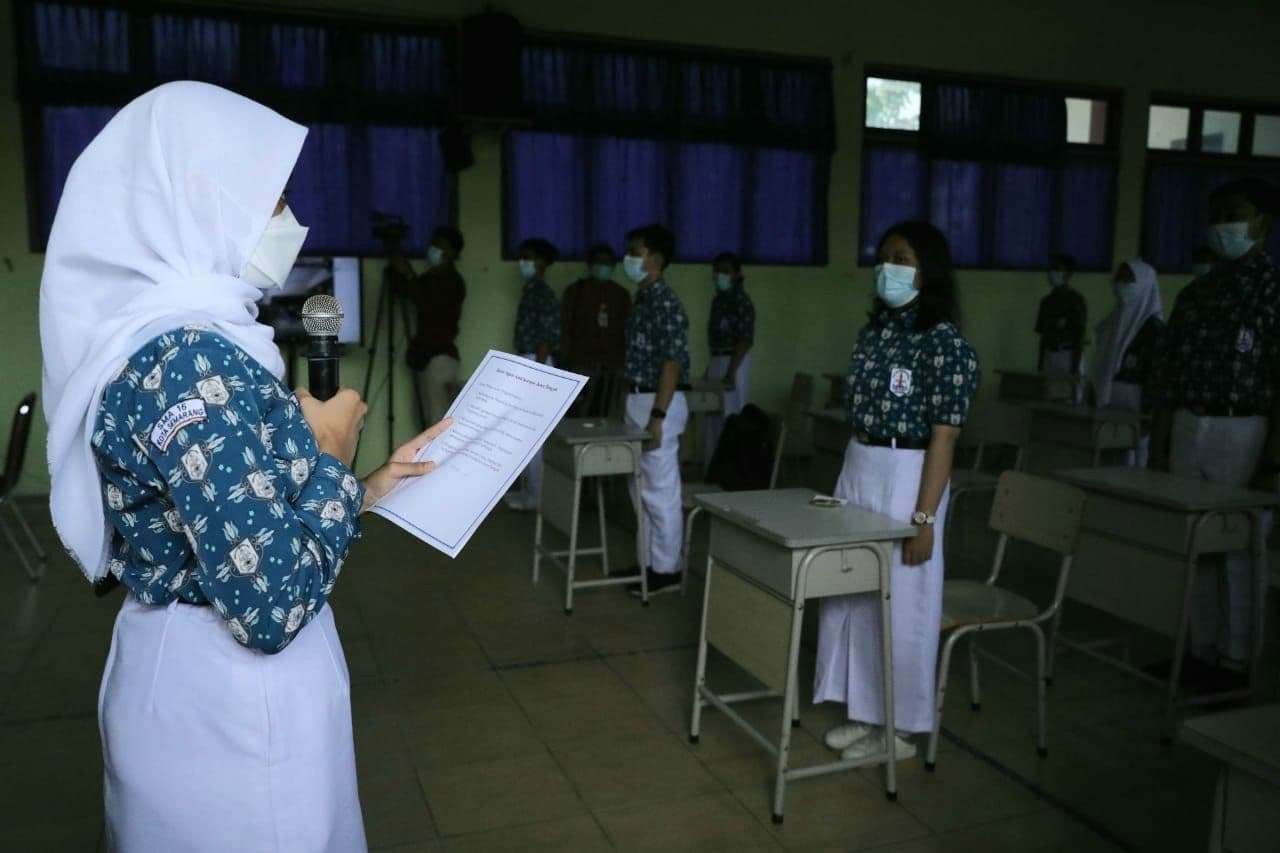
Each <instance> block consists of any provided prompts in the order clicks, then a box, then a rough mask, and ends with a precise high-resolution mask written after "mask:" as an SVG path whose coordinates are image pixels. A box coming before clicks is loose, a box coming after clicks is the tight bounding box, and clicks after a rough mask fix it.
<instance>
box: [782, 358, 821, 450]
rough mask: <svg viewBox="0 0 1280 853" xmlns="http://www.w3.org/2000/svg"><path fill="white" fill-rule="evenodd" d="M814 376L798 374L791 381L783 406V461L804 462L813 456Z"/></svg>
mask: <svg viewBox="0 0 1280 853" xmlns="http://www.w3.org/2000/svg"><path fill="white" fill-rule="evenodd" d="M813 381H814V380H813V374H811V373H797V374H796V375H795V376H794V377H793V378H792V380H791V390H790V391H789V392H788V393H787V400H786V403H784V404H783V407H782V414H781V418H782V421H783V423H784V425H785V427H786V429H785V431H784V432H782V435H783V436H784V440H783V441H781V442H779V444H778V446H779V447H781V448H782V460H786V461H793V462H803V461H806V460H808V459H809V457H811V456H812V455H813V440H812V436H811V430H812V426H811V424H810V419H809V413H810V412H811V411H813V388H814V385H813Z"/></svg>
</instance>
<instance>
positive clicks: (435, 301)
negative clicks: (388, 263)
mask: <svg viewBox="0 0 1280 853" xmlns="http://www.w3.org/2000/svg"><path fill="white" fill-rule="evenodd" d="M464 245H465V241H464V240H463V238H462V232H461V231H459V230H458V229H457V228H452V227H450V226H447V225H442V226H440V227H438V228H436V230H435V231H434V232H432V234H431V245H430V246H429V247H428V248H427V265H428V266H427V271H426V272H424V273H423V274H422V275H417V274H415V273H414V271H413V268H412V267H411V266H409V263H408V262H407V261H406V260H405V259H404V258H403V257H399V256H397V257H395V258H393V259H392V269H394V270H395V271H396V272H397V273H398V275H399V278H400V291H401V292H402V293H404V294H405V295H406V296H407V297H408V299H409V301H410V302H412V303H413V305H414V307H415V308H416V309H417V314H418V318H417V325H416V327H415V329H414V334H413V338H412V339H411V340H410V341H409V347H408V349H407V350H406V351H405V363H406V364H408V365H409V368H410V369H411V370H413V381H414V382H415V383H416V385H417V390H418V400H419V401H420V402H421V408H420V409H419V411H418V419H419V421H420V423H421V424H423V425H424V426H425V425H426V424H434V423H436V422H438V421H439V420H440V419H441V418H443V417H444V413H445V412H446V411H447V410H448V408H449V405H450V403H452V402H453V394H454V393H455V391H456V389H457V385H458V365H459V359H458V344H457V338H458V324H459V323H460V322H461V320H462V303H463V301H464V300H465V299H466V298H467V284H466V282H465V281H463V279H462V275H461V274H460V273H459V272H458V267H457V260H458V257H459V256H460V255H461V254H462V247H463V246H464Z"/></svg>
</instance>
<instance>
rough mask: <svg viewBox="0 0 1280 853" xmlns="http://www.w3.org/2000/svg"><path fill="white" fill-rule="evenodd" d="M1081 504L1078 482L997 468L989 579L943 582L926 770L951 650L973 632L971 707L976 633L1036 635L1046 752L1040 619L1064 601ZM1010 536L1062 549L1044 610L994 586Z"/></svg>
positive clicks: (1041, 737)
mask: <svg viewBox="0 0 1280 853" xmlns="http://www.w3.org/2000/svg"><path fill="white" fill-rule="evenodd" d="M1083 509H1084V493H1083V492H1082V491H1080V490H1079V489H1077V488H1075V487H1073V486H1068V485H1066V484H1064V483H1057V482H1054V481H1053V480H1047V479H1045V478H1043V477H1034V476H1032V475H1030V474H1024V473H1022V472H1021V471H1006V472H1004V473H1003V474H1001V475H1000V479H999V482H998V484H997V486H996V496H995V502H994V503H993V504H992V506H991V521H990V526H991V529H992V530H994V531H995V532H997V533H998V534H1000V538H999V540H998V541H997V543H996V553H995V560H994V562H993V564H992V567H991V576H990V577H988V578H987V580H986V581H985V582H982V581H972V580H950V581H946V583H945V584H944V585H943V591H942V634H943V642H942V654H941V655H940V656H939V660H938V685H937V690H936V694H935V709H936V711H935V715H934V721H933V731H932V732H931V733H930V735H929V749H928V752H927V753H926V756H925V765H924V766H925V769H926V770H933V768H934V764H935V762H936V761H937V756H938V733H939V731H941V729H942V705H943V701H944V699H945V697H946V692H947V673H948V671H949V669H950V667H951V653H952V652H953V651H954V650H955V646H956V643H957V642H959V641H960V638H961V637H969V690H970V700H971V707H972V708H973V709H974V710H975V711H976V710H978V709H979V708H980V707H981V696H980V694H979V691H978V658H977V649H976V641H977V636H978V635H979V634H981V633H985V632H990V631H1005V630H1012V629H1024V630H1027V631H1029V632H1030V633H1031V635H1032V636H1033V637H1035V641H1036V676H1035V684H1036V752H1037V753H1038V754H1039V755H1041V756H1044V755H1046V754H1047V748H1046V746H1045V687H1046V683H1047V680H1046V675H1045V670H1046V657H1045V655H1046V651H1045V631H1044V628H1042V627H1041V626H1042V625H1044V624H1045V623H1047V622H1052V621H1053V620H1054V618H1055V617H1056V616H1057V614H1058V613H1059V611H1060V610H1061V608H1062V599H1063V596H1064V595H1065V594H1066V591H1067V577H1068V575H1069V574H1070V572H1071V560H1072V557H1073V555H1074V554H1075V550H1076V542H1077V540H1078V539H1079V536H1080V516H1081V513H1082V512H1083ZM1010 539H1016V540H1018V541H1021V542H1027V543H1030V544H1032V545H1038V546H1040V547H1041V548H1044V549H1047V550H1048V551H1051V552H1053V553H1054V554H1057V555H1058V557H1059V560H1058V577H1057V584H1056V586H1055V587H1054V593H1053V600H1052V601H1051V602H1050V603H1049V606H1048V607H1045V608H1044V609H1040V608H1038V607H1037V606H1036V604H1035V603H1034V602H1032V601H1031V600H1030V599H1027V598H1025V597H1023V596H1021V595H1019V594H1018V593H1016V592H1013V591H1012V590H1008V589H1005V588H1003V587H999V586H997V585H996V581H998V580H999V579H1000V569H1001V568H1002V566H1003V565H1004V556H1005V550H1006V548H1007V547H1008V544H1009V540H1010Z"/></svg>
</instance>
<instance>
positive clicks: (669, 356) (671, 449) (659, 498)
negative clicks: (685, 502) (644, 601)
mask: <svg viewBox="0 0 1280 853" xmlns="http://www.w3.org/2000/svg"><path fill="white" fill-rule="evenodd" d="M675 249H676V239H675V235H673V234H672V233H671V232H670V231H668V230H667V229H666V228H665V227H663V226H662V225H649V226H646V227H644V228H637V229H636V230H634V231H632V232H631V233H629V234H628V235H627V256H626V257H625V258H624V259H623V267H624V269H625V271H626V274H627V278H629V279H631V281H633V282H634V283H635V284H636V285H638V287H639V290H638V291H637V292H636V299H635V307H634V308H633V309H632V311H631V316H630V317H628V318H627V354H626V368H625V370H626V381H627V382H628V383H629V384H630V391H631V393H630V394H628V395H627V402H626V419H627V423H629V424H631V425H632V426H634V427H641V428H644V429H647V430H648V432H649V435H650V436H652V438H651V440H650V441H648V442H646V443H645V444H644V452H643V453H642V454H641V456H640V495H639V497H640V504H641V509H642V511H643V513H644V521H645V532H646V534H647V541H646V542H645V543H644V544H643V547H642V548H641V552H642V553H643V554H644V556H645V559H646V560H647V562H648V565H646V566H644V567H642V568H643V571H644V572H645V573H646V574H647V575H648V586H649V594H650V595H656V594H660V593H663V592H672V591H675V590H678V589H679V588H680V572H681V571H682V569H683V567H682V566H681V565H680V550H681V543H682V541H683V537H684V509H683V507H682V505H681V498H680V435H681V433H683V432H684V428H685V425H686V424H687V423H688V421H689V404H688V402H687V401H686V400H685V396H684V394H683V393H681V392H682V391H684V390H687V389H688V382H689V317H688V315H687V314H685V311H684V305H682V304H681V302H680V297H679V296H676V293H675V291H673V290H672V289H671V287H670V286H669V285H668V284H667V282H666V281H665V279H664V278H663V276H664V274H665V271H666V268H667V264H669V263H671V259H672V258H673V257H674V256H675ZM631 592H632V594H634V595H639V594H640V586H639V585H638V584H637V585H635V586H634V587H632V589H631Z"/></svg>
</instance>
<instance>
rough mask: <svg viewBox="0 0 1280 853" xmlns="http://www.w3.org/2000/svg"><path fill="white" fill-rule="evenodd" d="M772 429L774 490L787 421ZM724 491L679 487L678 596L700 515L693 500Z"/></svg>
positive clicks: (692, 484) (689, 485)
mask: <svg viewBox="0 0 1280 853" xmlns="http://www.w3.org/2000/svg"><path fill="white" fill-rule="evenodd" d="M774 428H775V430H776V432H775V433H774V446H773V467H772V468H771V469H770V471H769V488H770V489H776V488H777V487H778V469H779V468H781V467H782V448H783V446H784V445H785V444H786V442H787V419H786V417H780V418H776V419H775V424H774ZM721 491H724V490H723V489H721V488H720V487H719V486H717V485H716V484H715V483H706V482H700V481H694V482H688V483H682V484H681V486H680V500H681V503H682V504H683V506H684V512H685V521H684V545H683V547H682V550H683V554H682V555H681V558H680V563H681V565H682V566H684V569H683V571H682V574H681V576H680V594H681V595H684V594H686V593H687V592H688V591H689V551H690V549H691V548H692V542H693V522H694V521H695V520H696V519H697V517H698V516H699V515H701V514H702V507H700V506H698V505H697V503H696V502H695V500H694V499H695V498H697V497H698V495H710V494H715V493H717V492H721Z"/></svg>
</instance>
